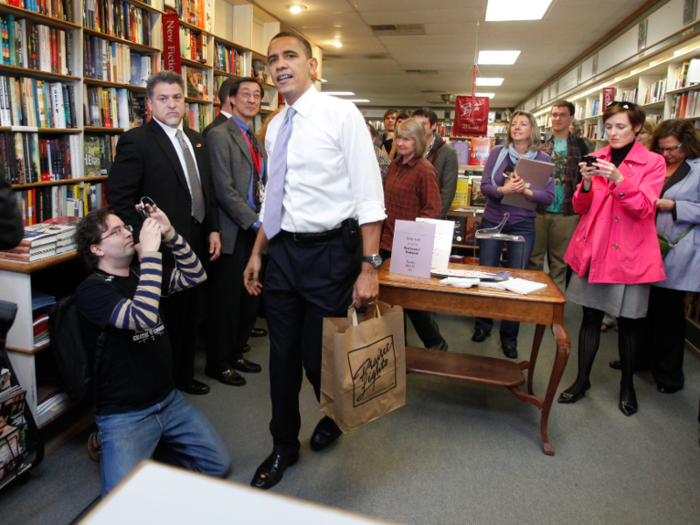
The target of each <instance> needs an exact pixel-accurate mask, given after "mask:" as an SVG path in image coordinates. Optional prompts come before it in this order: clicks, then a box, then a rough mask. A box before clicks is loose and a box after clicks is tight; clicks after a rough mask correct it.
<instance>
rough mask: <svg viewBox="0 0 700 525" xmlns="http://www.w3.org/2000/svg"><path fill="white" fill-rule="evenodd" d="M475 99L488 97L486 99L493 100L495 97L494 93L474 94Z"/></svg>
mask: <svg viewBox="0 0 700 525" xmlns="http://www.w3.org/2000/svg"><path fill="white" fill-rule="evenodd" d="M474 96H475V97H488V98H493V97H495V96H496V93H474Z"/></svg>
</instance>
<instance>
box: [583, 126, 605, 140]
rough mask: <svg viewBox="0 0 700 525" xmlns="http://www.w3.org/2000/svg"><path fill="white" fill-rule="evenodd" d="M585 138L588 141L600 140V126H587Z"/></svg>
mask: <svg viewBox="0 0 700 525" xmlns="http://www.w3.org/2000/svg"><path fill="white" fill-rule="evenodd" d="M584 136H585V137H586V138H587V139H591V140H598V124H590V125H588V126H586V132H585V135H584ZM603 138H604V137H603Z"/></svg>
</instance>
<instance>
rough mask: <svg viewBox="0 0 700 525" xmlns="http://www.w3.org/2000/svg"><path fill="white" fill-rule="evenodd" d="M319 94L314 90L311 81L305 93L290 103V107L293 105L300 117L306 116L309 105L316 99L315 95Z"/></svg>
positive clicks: (309, 109)
mask: <svg viewBox="0 0 700 525" xmlns="http://www.w3.org/2000/svg"><path fill="white" fill-rule="evenodd" d="M319 96H321V95H320V94H319V92H318V91H316V88H315V87H314V85H313V83H312V84H311V87H310V88H309V89H307V90H306V93H304V94H303V95H302V96H300V97H299V98H298V99H297V101H296V102H295V103H294V104H292V106H291V107H293V108H294V110H295V111H296V112H297V113H300V114H301V116H302V117H304V118H306V116H307V115H308V114H309V111H311V107H312V106H313V105H314V102H315V101H316V97H319Z"/></svg>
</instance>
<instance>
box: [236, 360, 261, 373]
mask: <svg viewBox="0 0 700 525" xmlns="http://www.w3.org/2000/svg"><path fill="white" fill-rule="evenodd" d="M231 368H234V369H235V370H238V371H239V372H246V373H248V374H257V373H258V372H261V371H262V367H261V366H260V365H259V364H257V363H252V362H250V361H248V360H247V359H239V360H238V361H234V362H233V363H231Z"/></svg>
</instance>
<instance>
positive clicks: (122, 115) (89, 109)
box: [83, 86, 147, 129]
mask: <svg viewBox="0 0 700 525" xmlns="http://www.w3.org/2000/svg"><path fill="white" fill-rule="evenodd" d="M83 90H84V92H83V97H84V98H83V100H84V101H85V123H86V125H88V126H93V127H98V128H122V129H131V128H134V127H137V126H140V125H141V124H143V122H144V121H145V119H146V113H147V105H146V95H145V94H140V93H134V92H133V91H130V90H128V89H127V88H103V87H87V86H83Z"/></svg>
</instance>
